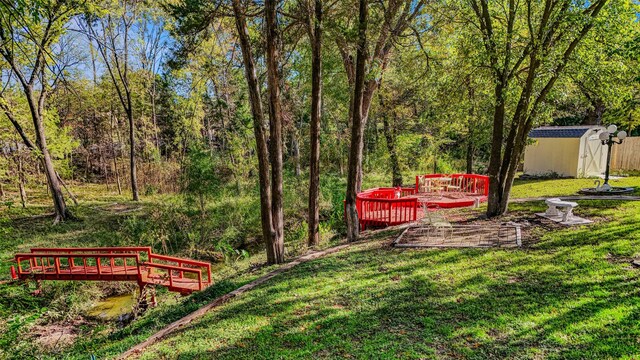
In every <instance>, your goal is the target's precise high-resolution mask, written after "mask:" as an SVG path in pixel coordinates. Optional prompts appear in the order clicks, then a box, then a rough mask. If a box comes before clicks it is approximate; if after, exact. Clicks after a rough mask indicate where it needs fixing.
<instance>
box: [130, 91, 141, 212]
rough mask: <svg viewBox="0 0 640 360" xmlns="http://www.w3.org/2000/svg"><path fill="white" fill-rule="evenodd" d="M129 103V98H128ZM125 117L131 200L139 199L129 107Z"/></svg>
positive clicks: (134, 143)
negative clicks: (126, 120)
mask: <svg viewBox="0 0 640 360" xmlns="http://www.w3.org/2000/svg"><path fill="white" fill-rule="evenodd" d="M129 103H131V98H129ZM127 119H128V120H129V170H130V171H131V196H132V198H133V201H139V200H140V195H139V194H138V175H137V171H136V139H135V124H134V123H133V113H132V111H131V108H129V109H128V110H127Z"/></svg>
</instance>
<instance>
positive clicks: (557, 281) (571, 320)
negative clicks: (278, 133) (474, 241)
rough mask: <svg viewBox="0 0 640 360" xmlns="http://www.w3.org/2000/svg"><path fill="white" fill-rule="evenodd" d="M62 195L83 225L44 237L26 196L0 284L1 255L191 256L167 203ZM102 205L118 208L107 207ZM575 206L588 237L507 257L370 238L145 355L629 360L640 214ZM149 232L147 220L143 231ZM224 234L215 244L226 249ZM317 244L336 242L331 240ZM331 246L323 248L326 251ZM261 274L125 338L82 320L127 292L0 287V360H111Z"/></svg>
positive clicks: (128, 328) (147, 319)
mask: <svg viewBox="0 0 640 360" xmlns="http://www.w3.org/2000/svg"><path fill="white" fill-rule="evenodd" d="M592 182H593V180H543V181H516V182H515V184H514V190H513V196H514V197H538V196H561V195H573V194H575V191H577V189H579V188H581V187H585V186H590V185H591V184H592ZM335 184H337V185H335V186H334V187H330V189H332V190H331V191H335V195H334V196H330V195H331V191H330V192H328V193H327V194H325V195H324V196H326V198H325V207H324V210H323V211H324V217H325V219H328V221H337V220H336V218H337V219H339V217H340V213H339V211H338V210H335V209H340V207H341V199H340V198H339V194H338V193H337V191H338V190H333V189H334V188H335V189H337V188H339V187H341V186H342V185H343V184H342V183H341V182H340V181H337V182H335ZM369 184H370V185H371V186H379V185H383V184H384V178H382V177H372V178H369V179H365V185H366V186H365V187H367V186H369ZM289 185H290V186H291V184H289ZM329 185H331V184H329ZM612 185H617V186H640V178H638V177H635V178H624V179H621V180H616V182H613V183H612ZM302 186H304V184H302V185H301V187H302ZM327 187H329V186H327ZM74 188H75V190H76V192H78V193H79V197H80V199H81V205H80V206H78V207H75V208H74V211H75V212H76V213H77V214H78V215H80V217H81V218H83V219H84V220H83V221H80V222H70V223H66V224H62V225H59V226H56V227H51V226H50V221H51V219H50V218H46V217H36V218H32V217H31V216H34V215H36V216H37V215H41V214H43V213H46V212H47V211H50V210H49V209H48V207H46V206H44V205H43V204H46V200H47V198H46V196H45V195H42V194H41V195H40V200H38V199H39V198H38V197H37V196H34V197H33V199H32V200H33V202H34V203H35V205H32V206H30V207H29V208H27V210H22V209H18V208H16V207H15V206H14V207H13V208H12V209H4V212H3V213H2V215H0V257H1V259H0V260H1V261H0V272H1V274H2V275H0V278H1V279H7V278H8V268H9V266H10V265H11V263H10V262H9V260H10V259H11V256H12V254H13V253H15V252H16V251H23V250H26V249H28V248H29V247H31V246H44V245H47V246H81V245H85V246H88V245H100V246H108V245H127V244H137V243H138V242H139V243H144V244H148V243H149V242H152V241H158V242H157V243H155V246H161V245H162V244H160V243H159V241H160V240H158V239H159V237H161V236H165V237H167V238H166V239H164V241H165V242H166V245H167V246H168V247H167V248H168V249H169V252H170V253H176V254H183V255H189V254H190V253H191V251H192V248H191V247H190V246H188V244H182V243H180V242H179V241H178V240H177V239H174V238H171V237H170V236H169V235H171V234H170V231H171V229H169V228H168V229H165V230H166V233H158V232H157V231H158V230H157V229H156V227H157V225H158V224H161V223H162V222H163V221H164V220H166V218H165V217H163V216H165V212H167V211H168V210H167V208H170V207H171V206H178V205H179V203H177V202H176V199H175V197H172V196H169V197H167V196H149V197H146V198H145V201H144V202H143V203H141V204H134V203H130V202H128V201H126V199H125V198H124V197H119V196H116V195H113V194H108V193H106V194H105V193H103V190H102V189H101V188H99V186H97V185H90V186H77V187H74ZM325 192H326V190H325ZM298 197H299V196H295V194H293V195H289V200H288V201H289V204H290V208H294V209H295V208H297V207H299V206H300V204H298V200H296V199H297V198H298ZM225 201H227V202H224V203H213V204H211V213H212V217H213V218H215V219H216V220H215V221H218V222H224V223H225V225H227V224H229V223H234V222H236V223H234V224H236V225H235V227H236V230H235V231H236V232H237V231H240V232H242V233H245V232H246V231H245V230H238V229H244V228H245V227H250V226H252V224H253V221H255V219H254V215H256V214H253V213H251V211H252V210H250V209H249V210H242V208H243V204H244V205H246V204H250V201H252V200H251V199H250V198H248V197H247V196H244V197H242V198H236V199H234V198H231V199H229V200H225ZM115 202H117V203H118V204H120V205H118V206H114V205H113V204H114V203H115ZM579 204H580V206H579V207H578V208H577V209H576V213H577V214H578V215H581V216H585V217H589V218H591V219H594V220H596V223H595V224H592V225H589V226H583V227H577V228H566V229H565V228H558V227H548V228H546V229H545V228H540V227H537V228H535V229H533V230H532V231H530V232H528V233H529V234H531V238H532V239H533V240H535V241H534V242H533V243H531V242H530V243H529V244H528V245H527V247H525V248H523V249H517V250H495V249H494V250H470V249H467V250H464V249H458V250H419V251H416V250H395V249H392V248H390V247H389V245H388V244H389V242H390V241H391V239H393V237H394V236H395V233H393V232H389V231H387V232H382V233H379V234H374V235H371V236H373V238H372V239H371V240H370V241H369V242H366V243H364V244H360V245H355V246H353V247H351V248H349V249H348V250H345V251H343V252H341V253H338V254H334V255H331V256H328V257H326V258H323V259H319V260H315V261H312V262H309V263H306V264H303V265H300V266H299V267H296V268H295V269H293V270H292V271H289V272H287V273H285V274H283V275H281V276H279V277H276V278H274V279H272V280H270V281H269V282H268V283H266V284H264V285H262V286H260V287H259V288H257V289H256V290H254V291H251V292H249V293H247V294H245V295H243V296H241V297H239V298H238V299H235V300H233V301H232V302H231V303H229V304H227V305H225V306H223V307H222V308H220V309H218V310H216V311H213V312H210V313H209V314H207V315H206V316H205V317H204V318H202V319H200V320H199V321H196V322H195V323H193V324H191V325H190V326H189V327H187V328H185V329H183V330H181V331H179V332H177V333H176V334H174V335H172V336H170V337H168V338H167V339H165V340H163V341H162V342H161V343H159V344H156V345H154V346H153V347H152V348H151V349H149V350H148V351H147V352H146V353H145V354H144V356H143V357H144V358H146V359H157V358H169V359H173V358H177V357H180V358H185V359H189V358H196V359H210V358H228V359H271V358H310V357H311V358H313V357H315V358H348V357H352V358H363V359H368V358H541V357H547V358H637V357H638V356H640V323H639V322H638V320H640V300H639V298H638V294H637V292H638V290H637V289H638V285H639V284H638V271H639V270H636V269H634V268H632V267H631V266H630V264H629V262H630V260H631V259H632V258H634V257H637V256H640V249H639V248H638V245H640V228H638V226H637V224H638V222H639V221H640V202H631V201H627V202H624V201H579ZM162 205H164V207H162ZM218 208H220V209H221V210H216V209H218ZM159 209H160V210H159ZM510 209H511V211H512V215H510V216H509V218H511V217H513V218H515V219H518V218H520V217H527V216H531V214H532V213H533V212H539V211H543V210H544V204H543V203H542V202H531V203H522V204H512V205H511V206H510ZM334 210H335V211H334ZM218 211H220V212H218ZM171 214H173V213H171ZM178 215H180V214H178ZM178 215H175V214H173V215H171V216H178ZM223 215H224V216H223ZM225 216H226V217H225ZM156 217H157V218H156ZM150 218H151V219H155V220H154V221H153V222H148V221H147V220H148V219H150ZM238 218H241V219H243V220H245V222H241V221H240V220H238ZM256 218H257V217H256ZM288 218H289V224H291V226H289V227H288V228H287V229H288V233H289V234H292V233H293V235H296V236H293V235H289V237H288V240H287V241H288V243H287V247H288V248H289V249H294V250H290V251H291V252H290V254H291V255H293V254H295V251H296V249H298V248H300V243H299V242H300V240H299V239H298V238H299V236H297V235H299V234H297V233H296V232H297V231H298V230H295V229H298V227H303V225H304V224H301V225H300V224H299V225H297V226H298V227H296V226H293V224H294V222H295V221H294V220H295V219H298V218H299V216H297V215H296V213H293V212H289V213H288ZM145 219H146V220H145ZM169 219H170V220H171V219H173V218H169ZM178 219H181V218H180V217H178ZM247 219H248V220H247ZM143 220H144V221H143ZM145 221H147V222H145ZM171 221H174V220H171ZM297 221H299V220H297ZM140 224H143V225H145V226H142V225H140ZM227 228H228V226H225V228H224V229H225V230H224V231H223V232H221V233H220V236H226V235H225V234H226V232H227V231H228V230H226V229H227ZM150 229H151V230H154V231H156V232H153V231H151V232H150ZM247 231H250V232H249V234H255V233H256V231H259V230H255V229H253V230H252V229H250V228H248V230H247ZM325 231H327V232H328V233H330V232H334V234H338V235H339V230H330V229H329V230H327V229H325ZM154 234H155V235H158V237H154V236H153V235H154ZM303 235H304V234H303ZM248 236H253V235H248ZM339 240H340V237H339V236H336V237H335V238H334V240H331V241H327V242H326V243H325V246H330V245H331V244H334V243H336V242H339ZM300 249H301V248H300ZM262 262H264V256H263V255H262V252H261V251H259V250H258V251H256V252H254V253H252V255H251V257H250V258H248V259H244V260H240V261H239V262H238V263H236V264H235V265H233V266H225V267H222V268H218V271H217V272H216V274H215V280H216V284H215V285H214V286H212V287H211V288H209V289H207V290H206V291H204V292H202V293H199V294H194V295H191V296H189V297H184V298H183V297H179V296H178V295H175V294H171V293H167V292H165V291H161V292H160V305H159V306H158V307H157V308H155V309H152V310H150V311H148V312H147V313H145V314H144V315H143V316H142V317H141V318H139V319H137V320H136V321H134V322H132V323H131V324H128V325H125V326H122V327H121V326H118V325H117V324H115V323H112V322H111V323H108V322H107V323H105V322H100V321H95V320H91V319H84V318H83V313H84V311H86V309H87V308H88V307H89V306H90V305H91V304H92V303H93V302H94V301H95V300H96V299H98V298H100V297H103V296H105V294H107V293H109V292H117V291H125V292H126V291H128V290H127V289H126V288H125V289H122V288H119V286H121V285H114V284H97V283H82V282H79V283H70V282H68V283H64V282H44V285H43V295H42V296H38V297H34V296H31V295H30V294H29V292H30V291H31V290H33V287H31V288H26V287H24V286H22V285H14V284H3V285H0V358H15V359H26V358H34V357H36V356H39V358H65V359H66V358H70V359H87V358H89V357H90V355H91V354H94V355H95V356H96V357H97V358H109V357H113V356H116V355H117V354H119V353H121V352H123V351H125V350H126V349H128V348H130V347H132V346H133V345H135V344H136V343H139V342H141V341H143V340H145V339H146V338H148V337H149V336H150V335H152V334H153V333H154V332H155V331H157V330H159V329H161V328H162V327H163V326H165V325H166V324H168V323H170V322H172V321H175V320H177V319H179V318H180V317H182V316H184V315H186V314H188V313H190V312H191V311H193V310H195V309H197V308H199V307H200V306H202V305H204V304H206V303H207V302H209V301H211V300H212V299H214V298H215V297H217V296H219V295H221V294H224V293H226V292H228V291H230V290H233V289H235V288H237V287H239V286H241V285H243V284H245V283H247V282H249V281H251V280H252V279H255V278H256V277H258V276H260V275H261V274H264V273H266V272H267V271H269V270H271V269H273V267H270V268H265V267H261V268H255V265H256V264H259V263H262ZM74 322H75V324H76V325H75V328H76V331H75V334H74V335H75V338H74V339H75V341H74V342H73V343H71V344H64V343H61V344H56V345H55V346H53V347H48V348H42V346H40V345H39V344H38V343H37V342H36V341H35V339H36V337H32V336H25V335H24V334H28V333H29V332H30V331H31V330H33V329H36V328H42V327H46V326H49V325H57V324H69V323H74Z"/></svg>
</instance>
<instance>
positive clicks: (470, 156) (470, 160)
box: [467, 137, 475, 174]
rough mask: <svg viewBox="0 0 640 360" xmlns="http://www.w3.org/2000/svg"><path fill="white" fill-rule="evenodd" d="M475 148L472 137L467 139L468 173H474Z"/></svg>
mask: <svg viewBox="0 0 640 360" xmlns="http://www.w3.org/2000/svg"><path fill="white" fill-rule="evenodd" d="M474 151H475V149H474V146H473V140H471V137H470V138H469V140H467V174H473V155H474V154H473V153H474Z"/></svg>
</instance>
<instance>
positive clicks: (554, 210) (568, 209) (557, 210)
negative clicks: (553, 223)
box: [545, 198, 578, 222]
mask: <svg viewBox="0 0 640 360" xmlns="http://www.w3.org/2000/svg"><path fill="white" fill-rule="evenodd" d="M545 203H546V204H547V206H549V208H548V209H547V211H546V212H545V215H548V216H560V215H562V222H566V221H570V220H572V219H573V208H574V207H576V206H578V203H575V202H571V201H563V200H561V199H559V198H552V199H547V200H545Z"/></svg>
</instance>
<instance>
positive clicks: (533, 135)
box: [524, 126, 607, 178]
mask: <svg viewBox="0 0 640 360" xmlns="http://www.w3.org/2000/svg"><path fill="white" fill-rule="evenodd" d="M603 130H605V128H604V127H603V126H543V127H539V128H536V129H533V130H531V132H530V133H529V138H530V139H531V140H533V141H532V142H531V143H530V144H529V145H527V147H526V149H525V152H524V173H525V174H526V175H533V176H546V175H552V174H553V175H559V176H566V177H576V178H577V177H597V176H600V175H602V174H603V173H604V171H605V167H606V162H607V147H606V146H604V145H602V143H601V142H600V140H599V139H598V135H599V134H600V132H601V131H603Z"/></svg>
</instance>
